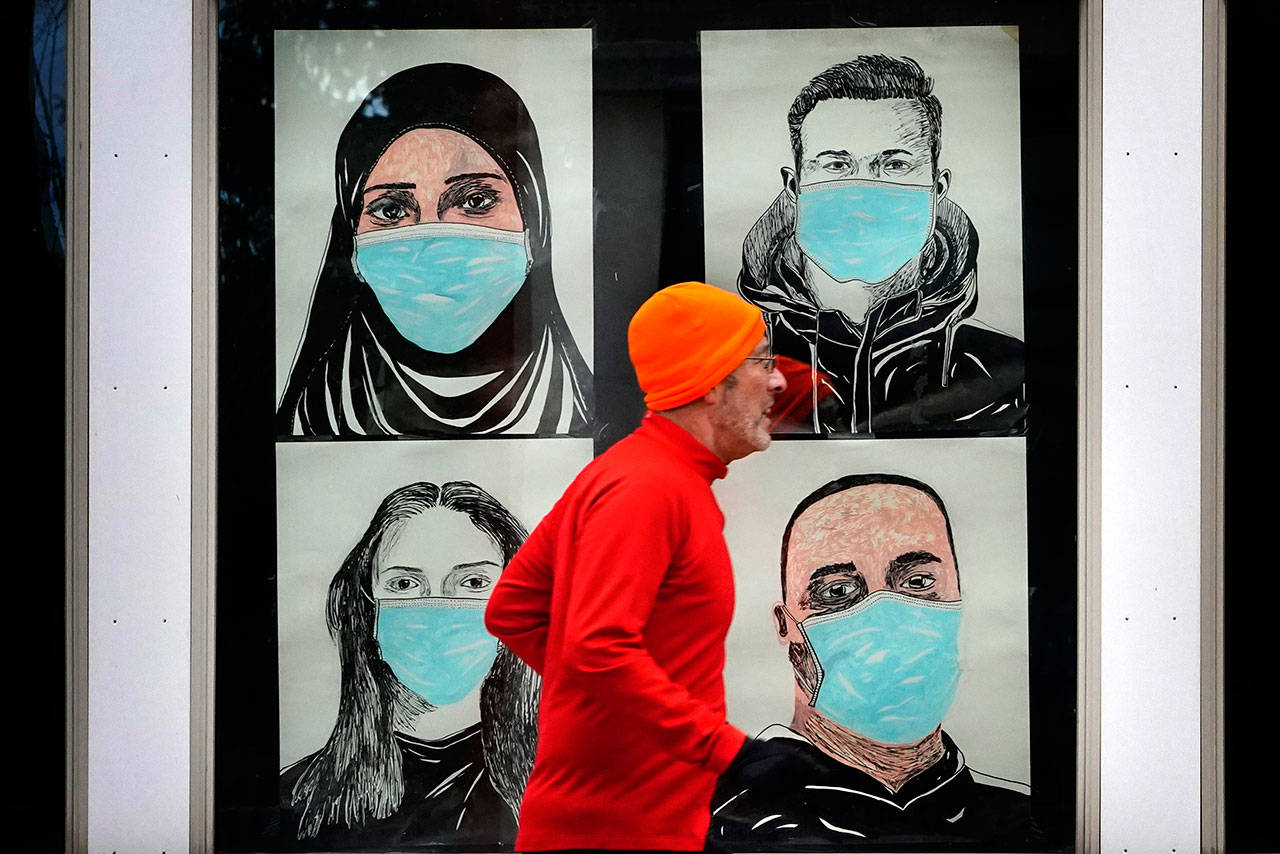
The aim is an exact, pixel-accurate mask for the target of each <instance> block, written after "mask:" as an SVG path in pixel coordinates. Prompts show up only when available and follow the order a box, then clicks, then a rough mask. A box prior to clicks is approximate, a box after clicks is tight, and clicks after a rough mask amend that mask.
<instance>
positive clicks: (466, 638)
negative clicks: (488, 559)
mask: <svg viewBox="0 0 1280 854" xmlns="http://www.w3.org/2000/svg"><path fill="white" fill-rule="evenodd" d="M485 604H486V603H485V600H484V599H451V598H446V597H441V596H431V597H422V598H419V599H379V600H377V606H378V623H377V630H376V632H377V634H376V637H377V639H378V647H379V648H380V649H381V651H382V660H383V661H385V662H386V663H387V666H389V667H390V668H391V672H392V673H394V674H395V676H396V678H397V679H399V680H400V681H401V682H403V683H404V685H405V687H406V688H408V689H409V690H411V691H413V692H414V693H415V694H417V695H418V696H419V697H421V698H422V699H424V700H426V701H427V702H428V703H430V704H431V705H433V706H447V705H449V704H450V703H456V702H458V701H459V700H461V699H462V698H463V697H465V696H467V695H468V694H470V693H471V692H472V690H474V689H475V687H476V686H477V685H479V684H480V680H482V679H483V678H484V675H485V674H486V673H488V672H489V668H490V667H491V666H493V660H494V658H495V657H496V656H497V654H498V641H497V639H496V638H494V637H493V635H491V634H489V633H488V632H487V631H485V628H484V606H485Z"/></svg>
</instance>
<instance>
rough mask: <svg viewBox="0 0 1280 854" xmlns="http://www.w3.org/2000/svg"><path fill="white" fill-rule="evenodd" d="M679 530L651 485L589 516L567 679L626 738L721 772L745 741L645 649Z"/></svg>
mask: <svg viewBox="0 0 1280 854" xmlns="http://www.w3.org/2000/svg"><path fill="white" fill-rule="evenodd" d="M681 525H682V522H681V521H680V519H679V517H678V515H677V513H676V512H675V508H674V506H673V502H671V501H670V500H669V499H667V498H666V496H665V495H663V494H662V493H661V490H660V488H658V489H655V488H654V487H653V486H652V485H649V484H643V483H636V482H631V483H629V484H626V485H619V486H616V487H615V488H613V489H611V490H609V491H608V492H606V493H605V494H604V495H602V496H601V497H600V498H599V499H597V500H596V502H595V503H594V504H593V505H592V506H591V507H590V508H589V509H588V511H587V513H586V516H585V518H584V520H583V524H582V527H581V529H580V531H579V536H578V538H577V541H576V543H575V545H576V548H575V551H574V564H573V570H572V578H571V582H570V583H571V584H572V587H571V590H570V592H569V602H568V608H567V616H566V623H565V637H564V653H563V655H562V664H563V667H564V672H563V674H562V675H563V678H564V679H566V680H571V681H572V682H574V683H576V684H577V685H579V686H580V687H581V689H582V690H583V691H584V692H586V693H587V694H588V695H589V696H590V697H592V699H593V700H594V701H596V702H599V703H601V704H605V705H607V706H608V708H609V710H610V712H611V713H612V714H614V715H616V716H617V718H618V722H619V731H622V732H627V733H628V734H629V735H630V736H631V737H635V738H640V739H644V740H646V741H647V742H648V743H649V744H651V745H652V747H653V749H654V750H660V751H663V752H665V753H668V754H670V755H671V756H673V757H674V758H676V759H680V760H682V761H685V762H689V763H692V764H694V765H699V766H702V767H704V768H706V769H707V770H709V771H712V772H714V773H717V774H718V773H720V772H721V771H723V770H724V769H725V768H726V767H728V765H729V763H730V762H731V761H732V759H733V757H734V755H735V754H736V753H737V752H738V750H739V748H741V747H742V744H743V741H744V740H745V738H746V734H745V733H743V732H742V731H741V730H739V729H738V728H737V727H734V726H731V725H730V724H729V723H728V722H727V721H725V719H724V715H723V714H722V713H719V712H717V711H715V710H713V709H712V708H711V706H710V705H708V704H707V703H705V702H703V701H701V700H698V699H696V698H694V697H693V696H692V695H690V694H689V692H688V691H687V690H686V689H685V688H684V687H683V686H681V685H679V684H677V683H675V682H673V681H672V680H671V678H670V677H669V676H668V675H667V673H666V671H664V670H663V669H662V668H661V667H660V666H659V665H658V663H657V662H656V661H654V659H653V657H652V656H651V655H650V653H649V651H648V650H647V649H646V648H645V645H644V628H645V625H646V624H647V623H648V620H649V615H650V613H651V611H652V610H653V606H654V602H655V601H656V599H657V596H658V590H659V588H660V587H661V585H662V582H663V579H664V578H665V576H666V573H667V569H668V567H669V566H670V563H671V559H672V557H673V555H674V553H675V546H676V543H678V542H679V538H680V537H682V536H683V531H682V530H681ZM696 618H697V615H696V614H691V615H690V619H691V620H693V619H696Z"/></svg>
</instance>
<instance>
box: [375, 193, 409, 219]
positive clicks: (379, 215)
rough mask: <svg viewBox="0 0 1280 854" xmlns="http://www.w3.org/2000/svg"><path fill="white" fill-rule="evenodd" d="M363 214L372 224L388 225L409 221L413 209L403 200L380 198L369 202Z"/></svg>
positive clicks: (390, 197) (393, 197)
mask: <svg viewBox="0 0 1280 854" xmlns="http://www.w3.org/2000/svg"><path fill="white" fill-rule="evenodd" d="M364 212H365V213H366V214H368V215H369V217H370V218H371V219H373V221H374V222H376V223H378V224H380V225H388V224H391V223H398V222H400V221H402V220H405V219H409V218H410V217H412V216H413V214H414V208H413V207H412V206H410V205H409V204H408V203H407V202H406V201H405V200H404V199H400V198H397V197H395V196H382V197H381V198H378V199H374V200H373V201H372V202H370V203H369V205H368V206H367V207H366V208H365V209H364Z"/></svg>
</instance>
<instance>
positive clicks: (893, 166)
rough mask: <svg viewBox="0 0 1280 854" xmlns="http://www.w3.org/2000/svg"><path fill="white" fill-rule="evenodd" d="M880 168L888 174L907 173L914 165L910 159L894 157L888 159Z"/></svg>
mask: <svg viewBox="0 0 1280 854" xmlns="http://www.w3.org/2000/svg"><path fill="white" fill-rule="evenodd" d="M880 168H881V171H883V172H884V174H886V175H905V174H907V173H908V172H910V171H911V170H912V169H913V168H914V167H913V166H912V165H911V162H910V161H909V160H903V159H902V158H901V157H892V158H890V159H889V160H886V161H885V162H884V165H883V166H881V167H880Z"/></svg>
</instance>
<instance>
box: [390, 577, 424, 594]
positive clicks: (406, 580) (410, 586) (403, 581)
mask: <svg viewBox="0 0 1280 854" xmlns="http://www.w3.org/2000/svg"><path fill="white" fill-rule="evenodd" d="M421 586H422V585H421V583H419V581H418V579H416V578H414V577H413V576H411V575H397V576H395V577H394V578H389V579H387V581H386V583H384V584H383V587H385V588H387V590H390V591H391V592H392V593H410V592H412V591H414V590H417V589H418V588H419V587H421Z"/></svg>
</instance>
